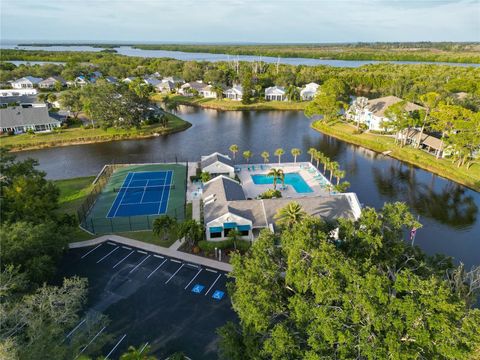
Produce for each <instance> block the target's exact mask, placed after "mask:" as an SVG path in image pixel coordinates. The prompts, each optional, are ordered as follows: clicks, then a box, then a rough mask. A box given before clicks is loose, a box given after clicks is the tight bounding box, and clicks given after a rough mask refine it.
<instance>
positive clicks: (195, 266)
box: [187, 263, 199, 269]
mask: <svg viewBox="0 0 480 360" xmlns="http://www.w3.org/2000/svg"><path fill="white" fill-rule="evenodd" d="M187 266H190V267H193V268H195V269H198V268H199V266H198V265H195V264H190V263H187Z"/></svg>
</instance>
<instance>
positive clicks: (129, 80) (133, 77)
mask: <svg viewBox="0 0 480 360" xmlns="http://www.w3.org/2000/svg"><path fill="white" fill-rule="evenodd" d="M135 79H136V77H135V76H128V77H126V78H125V79H123V80H122V81H123V82H125V83H127V84H130V83H131V82H132V81H135Z"/></svg>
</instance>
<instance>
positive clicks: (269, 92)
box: [265, 85, 287, 101]
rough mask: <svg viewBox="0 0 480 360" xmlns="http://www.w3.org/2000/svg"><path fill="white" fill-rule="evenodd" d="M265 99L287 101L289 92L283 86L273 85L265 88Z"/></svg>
mask: <svg viewBox="0 0 480 360" xmlns="http://www.w3.org/2000/svg"><path fill="white" fill-rule="evenodd" d="M265 100H267V101H273V100H275V101H285V100H287V93H286V91H285V88H284V87H282V86H276V85H275V86H271V87H268V88H266V89H265Z"/></svg>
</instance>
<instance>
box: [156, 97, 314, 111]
mask: <svg viewBox="0 0 480 360" xmlns="http://www.w3.org/2000/svg"><path fill="white" fill-rule="evenodd" d="M164 97H165V96H164V95H160V94H157V95H154V96H153V98H152V99H153V100H155V101H162V100H163V98H164ZM170 99H171V100H173V101H175V102H176V103H177V104H183V105H192V106H199V107H204V108H209V109H218V110H304V109H305V107H306V106H307V104H308V101H259V102H256V103H253V104H248V105H245V104H242V102H241V101H233V100H230V99H218V100H217V99H205V98H198V97H193V98H192V97H187V96H180V95H171V96H170Z"/></svg>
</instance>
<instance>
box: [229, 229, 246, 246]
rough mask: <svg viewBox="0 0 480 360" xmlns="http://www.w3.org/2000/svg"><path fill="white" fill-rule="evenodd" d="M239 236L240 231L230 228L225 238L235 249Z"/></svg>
mask: <svg viewBox="0 0 480 360" xmlns="http://www.w3.org/2000/svg"><path fill="white" fill-rule="evenodd" d="M241 237H242V234H240V231H238V230H237V229H230V231H229V232H228V234H227V238H228V240H230V241H231V242H232V243H233V248H234V249H235V250H237V242H238V240H240V239H241Z"/></svg>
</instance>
